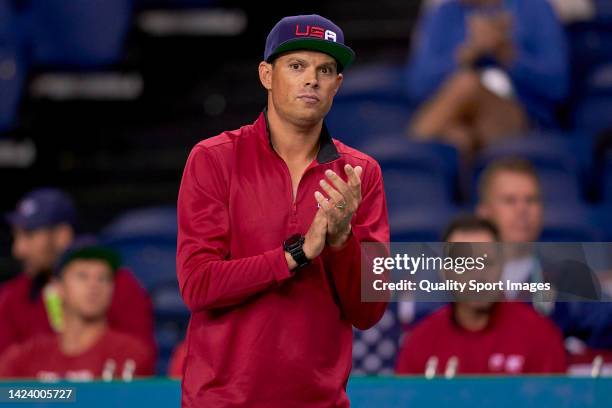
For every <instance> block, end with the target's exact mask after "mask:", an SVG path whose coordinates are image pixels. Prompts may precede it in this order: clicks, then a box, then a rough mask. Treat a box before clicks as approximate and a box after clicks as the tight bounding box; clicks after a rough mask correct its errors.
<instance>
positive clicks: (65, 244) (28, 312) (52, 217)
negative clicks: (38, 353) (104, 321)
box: [0, 188, 156, 353]
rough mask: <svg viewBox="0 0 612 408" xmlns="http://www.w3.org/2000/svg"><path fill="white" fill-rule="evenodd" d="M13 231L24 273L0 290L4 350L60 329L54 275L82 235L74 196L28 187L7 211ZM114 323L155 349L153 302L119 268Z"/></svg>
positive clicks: (0, 340) (0, 334) (14, 248)
mask: <svg viewBox="0 0 612 408" xmlns="http://www.w3.org/2000/svg"><path fill="white" fill-rule="evenodd" d="M5 219H6V221H7V222H8V224H9V225H10V226H11V228H12V231H13V238H14V239H13V246H12V252H13V256H14V257H15V258H16V259H17V260H19V261H20V262H21V263H22V265H23V273H21V274H20V275H18V276H17V277H15V278H13V279H12V280H10V281H8V282H6V283H5V284H4V288H3V290H2V292H0V353H1V352H3V351H4V350H6V348H7V347H9V346H10V345H11V344H13V343H18V342H23V341H25V340H27V339H29V338H31V337H34V336H38V335H41V334H49V333H53V332H58V331H61V329H62V328H61V325H59V324H58V323H57V322H58V321H60V320H61V319H60V316H61V309H60V308H59V307H58V303H57V301H56V298H55V297H54V296H53V294H54V291H53V290H47V289H49V288H51V287H52V286H53V284H52V282H51V277H52V274H53V269H54V267H55V266H56V264H57V262H58V261H59V260H60V259H61V256H62V254H63V253H64V252H65V251H66V250H67V249H68V248H70V246H71V245H73V243H74V242H75V239H77V236H76V231H77V230H76V228H77V210H76V206H75V204H74V202H73V200H72V199H71V198H70V197H69V196H68V195H67V194H66V193H64V192H63V191H61V190H59V189H56V188H38V189H35V190H32V191H30V192H29V193H27V194H26V195H25V196H24V197H23V198H22V199H21V200H20V201H19V202H18V204H17V207H16V209H15V211H13V212H11V213H8V214H6V215H5ZM108 321H109V325H110V326H111V327H112V328H115V329H117V330H119V331H125V332H128V333H132V334H134V335H137V336H138V337H139V338H141V339H142V340H143V341H144V342H145V343H146V344H147V345H149V347H150V348H151V349H152V350H155V349H156V346H155V340H154V338H153V306H152V304H151V300H150V299H149V296H148V295H147V293H146V292H145V291H144V289H143V288H142V287H141V286H140V284H139V283H138V281H137V280H136V278H135V277H134V276H133V274H132V273H131V272H130V271H129V270H127V269H125V268H120V269H119V271H118V272H117V274H116V276H115V292H114V294H113V302H112V304H111V308H110V310H109V315H108Z"/></svg>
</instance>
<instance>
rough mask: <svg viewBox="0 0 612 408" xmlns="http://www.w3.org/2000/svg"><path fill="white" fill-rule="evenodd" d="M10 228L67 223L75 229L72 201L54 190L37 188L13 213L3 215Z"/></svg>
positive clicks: (23, 199) (32, 228) (30, 227)
mask: <svg viewBox="0 0 612 408" xmlns="http://www.w3.org/2000/svg"><path fill="white" fill-rule="evenodd" d="M5 218H6V221H7V222H8V223H9V224H10V225H11V226H12V227H20V228H23V229H25V230H35V229H39V228H45V227H51V226H54V225H58V224H62V223H67V224H70V225H72V226H73V227H76V222H77V211H76V208H75V206H74V202H73V201H72V199H71V198H70V197H69V196H68V195H67V194H66V193H64V192H63V191H61V190H59V189H56V188H39V189H36V190H32V191H30V192H29V193H27V194H26V195H25V196H24V197H23V198H22V199H21V200H20V201H19V203H17V208H16V209H15V211H13V212H10V213H8V214H6V215H5Z"/></svg>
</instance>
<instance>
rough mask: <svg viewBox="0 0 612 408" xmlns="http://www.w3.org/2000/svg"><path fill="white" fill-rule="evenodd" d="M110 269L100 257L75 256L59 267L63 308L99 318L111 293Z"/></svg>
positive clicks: (91, 317)
mask: <svg viewBox="0 0 612 408" xmlns="http://www.w3.org/2000/svg"><path fill="white" fill-rule="evenodd" d="M113 284H114V278H113V271H112V270H111V268H110V266H109V265H108V264H107V263H106V262H104V261H100V260H89V259H76V260H74V261H72V262H70V263H68V264H67V265H66V266H65V267H64V270H63V271H62V276H61V278H60V280H59V288H60V293H61V296H62V302H63V305H64V308H65V310H66V311H68V312H70V313H72V314H74V315H76V316H79V317H81V318H82V319H84V320H88V321H92V320H93V321H95V320H99V319H103V318H104V317H105V316H106V312H107V310H108V308H109V307H110V304H111V300H112V296H113Z"/></svg>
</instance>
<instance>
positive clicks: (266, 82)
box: [259, 61, 272, 91]
mask: <svg viewBox="0 0 612 408" xmlns="http://www.w3.org/2000/svg"><path fill="white" fill-rule="evenodd" d="M259 81H261V84H262V85H263V87H264V88H266V89H267V90H268V91H269V90H271V89H272V64H270V63H269V62H266V61H261V62H260V63H259Z"/></svg>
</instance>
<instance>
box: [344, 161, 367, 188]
mask: <svg viewBox="0 0 612 408" xmlns="http://www.w3.org/2000/svg"><path fill="white" fill-rule="evenodd" d="M344 171H345V172H346V176H347V177H348V185H349V186H350V187H352V188H355V187H357V186H358V185H359V184H361V172H362V171H363V169H362V168H361V166H357V167H355V168H353V167H351V165H350V164H347V165H346V166H344Z"/></svg>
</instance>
